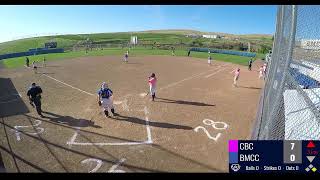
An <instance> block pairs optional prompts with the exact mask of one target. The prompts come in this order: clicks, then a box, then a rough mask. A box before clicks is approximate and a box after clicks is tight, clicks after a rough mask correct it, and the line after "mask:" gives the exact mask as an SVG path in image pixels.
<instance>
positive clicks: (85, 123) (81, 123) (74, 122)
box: [43, 111, 101, 128]
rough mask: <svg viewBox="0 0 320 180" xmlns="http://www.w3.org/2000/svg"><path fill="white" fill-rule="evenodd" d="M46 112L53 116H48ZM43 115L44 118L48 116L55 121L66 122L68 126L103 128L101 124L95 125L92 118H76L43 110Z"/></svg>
mask: <svg viewBox="0 0 320 180" xmlns="http://www.w3.org/2000/svg"><path fill="white" fill-rule="evenodd" d="M45 114H47V115H51V116H53V117H49V116H46V115H45ZM43 115H44V118H48V119H50V120H51V121H53V122H56V123H61V124H65V125H68V126H73V127H89V126H91V127H94V128H101V126H97V125H95V124H94V122H93V121H91V120H86V119H76V118H73V117H71V116H61V115H58V114H54V113H51V112H47V111H43Z"/></svg>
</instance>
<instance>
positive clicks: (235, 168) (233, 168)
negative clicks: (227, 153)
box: [231, 164, 240, 172]
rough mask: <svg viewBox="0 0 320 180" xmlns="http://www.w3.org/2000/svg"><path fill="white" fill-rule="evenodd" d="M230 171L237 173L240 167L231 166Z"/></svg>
mask: <svg viewBox="0 0 320 180" xmlns="http://www.w3.org/2000/svg"><path fill="white" fill-rule="evenodd" d="M231 169H232V170H233V171H234V172H237V171H239V170H240V165H239V164H232V165H231Z"/></svg>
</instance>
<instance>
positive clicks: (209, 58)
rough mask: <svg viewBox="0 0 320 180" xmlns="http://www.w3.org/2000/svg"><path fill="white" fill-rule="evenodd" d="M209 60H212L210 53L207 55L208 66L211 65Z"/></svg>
mask: <svg viewBox="0 0 320 180" xmlns="http://www.w3.org/2000/svg"><path fill="white" fill-rule="evenodd" d="M211 60H212V58H211V55H210V54H209V57H208V64H209V66H211Z"/></svg>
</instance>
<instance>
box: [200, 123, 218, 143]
mask: <svg viewBox="0 0 320 180" xmlns="http://www.w3.org/2000/svg"><path fill="white" fill-rule="evenodd" d="M199 129H203V131H204V132H205V133H206V134H207V136H208V138H209V139H212V140H214V141H217V140H218V139H219V137H220V136H221V133H218V134H217V135H216V137H212V136H211V135H210V134H209V132H208V131H207V129H206V128H204V127H202V126H198V127H196V128H194V131H195V132H198V131H199Z"/></svg>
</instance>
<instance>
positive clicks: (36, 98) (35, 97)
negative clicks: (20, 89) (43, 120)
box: [27, 83, 44, 117]
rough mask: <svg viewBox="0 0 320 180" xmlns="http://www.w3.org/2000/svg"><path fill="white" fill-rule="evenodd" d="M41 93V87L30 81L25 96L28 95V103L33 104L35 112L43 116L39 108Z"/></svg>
mask: <svg viewBox="0 0 320 180" xmlns="http://www.w3.org/2000/svg"><path fill="white" fill-rule="evenodd" d="M41 93H42V89H41V87H40V86H37V85H36V83H32V85H31V87H30V89H29V90H28V93H27V96H28V97H29V100H30V104H31V105H32V107H34V105H35V106H36V110H37V113H38V114H39V115H40V116H41V117H44V116H43V115H42V110H41ZM33 103H34V105H33Z"/></svg>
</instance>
